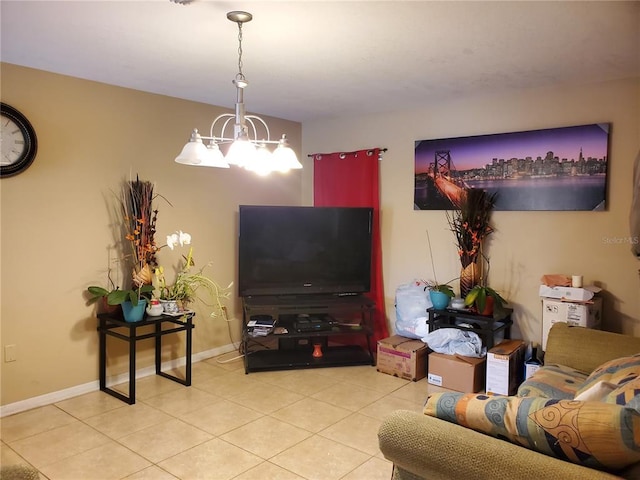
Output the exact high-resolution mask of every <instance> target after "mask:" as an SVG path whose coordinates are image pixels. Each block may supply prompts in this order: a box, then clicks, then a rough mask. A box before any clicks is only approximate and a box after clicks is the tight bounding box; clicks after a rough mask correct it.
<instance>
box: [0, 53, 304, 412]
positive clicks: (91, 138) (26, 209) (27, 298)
mask: <svg viewBox="0 0 640 480" xmlns="http://www.w3.org/2000/svg"><path fill="white" fill-rule="evenodd" d="M1 68H2V72H1V73H2V102H5V103H7V104H9V105H11V106H13V107H15V108H17V109H18V110H20V111H21V112H22V113H23V114H25V115H26V116H27V118H28V119H29V120H30V121H31V122H32V124H33V126H34V128H35V130H36V133H37V136H38V142H39V146H38V155H37V157H36V159H35V162H34V163H33V165H32V166H31V167H30V168H29V169H28V170H26V171H25V172H23V173H22V174H20V175H18V176H15V177H11V178H3V179H2V180H1V181H0V189H1V200H2V204H1V215H2V216H1V218H0V220H1V222H2V233H1V241H2V244H1V248H2V256H1V264H0V267H1V281H2V284H1V289H2V290H1V292H2V299H1V310H0V314H1V319H0V321H1V338H0V345H2V347H3V349H4V346H5V345H16V346H17V352H18V359H17V361H15V362H11V363H5V362H4V355H3V356H2V361H1V362H0V365H1V369H2V370H1V376H2V399H1V404H2V405H7V404H9V403H12V402H17V401H19V400H24V399H28V398H31V397H35V396H38V395H43V394H47V393H51V392H56V391H59V390H63V389H66V388H70V387H75V386H77V385H82V384H85V383H88V382H92V381H95V380H97V375H98V351H97V346H98V336H97V333H96V318H95V317H94V312H95V309H94V307H93V306H86V305H85V297H84V295H85V293H84V291H85V289H86V287H87V286H88V285H91V284H96V283H98V284H104V283H105V282H106V268H107V263H108V261H107V259H108V253H107V252H108V248H109V246H111V245H114V243H115V239H114V238H113V235H112V229H111V228H110V227H111V225H110V222H111V221H112V219H111V218H110V217H109V212H108V210H109V206H110V205H111V200H112V197H111V195H112V194H111V192H112V191H118V189H119V186H120V184H121V181H122V180H123V179H124V178H128V177H129V175H130V174H131V175H134V176H135V175H136V174H138V175H139V176H140V178H141V179H144V180H151V181H154V182H155V184H156V191H157V193H159V194H161V195H163V196H164V197H165V198H166V199H167V200H169V201H170V202H171V204H172V205H173V206H170V205H168V204H167V203H165V202H163V201H159V202H158V207H159V215H158V237H157V240H159V241H161V240H162V239H163V238H164V236H165V235H166V234H168V233H172V232H173V231H175V230H183V231H186V232H189V233H191V235H192V236H193V247H194V256H195V260H196V262H197V263H199V264H203V263H205V262H207V261H209V260H211V261H213V262H214V268H213V269H212V270H210V273H211V275H212V276H213V277H214V278H215V279H216V280H217V281H218V282H219V283H221V284H224V285H226V284H228V283H229V282H231V281H233V280H234V279H235V276H236V236H237V233H236V232H237V227H236V222H237V212H238V205H240V204H253V203H260V204H265V203H266V204H300V201H301V198H302V193H301V191H302V178H303V177H302V175H303V174H302V173H300V172H295V173H293V174H289V175H288V176H282V175H275V176H272V177H267V178H262V177H258V176H255V175H254V174H252V173H250V172H245V171H241V170H238V169H236V168H232V169H229V170H222V169H204V168H197V167H187V166H183V165H179V164H176V163H175V162H174V161H173V160H174V158H175V157H176V155H177V154H178V153H179V152H180V149H181V148H182V146H183V145H184V143H185V142H186V141H187V140H188V138H189V134H190V132H191V130H192V129H193V128H194V127H197V128H199V129H200V130H201V131H207V132H208V130H209V126H210V123H211V121H212V120H213V118H214V117H215V116H216V115H218V114H219V113H222V110H221V109H220V108H217V107H212V106H209V105H204V104H198V103H194V102H188V101H184V100H179V99H175V98H169V97H163V96H159V95H152V94H147V93H143V92H139V91H134V90H128V89H123V88H118V87H112V86H108V85H104V84H99V83H95V82H88V81H84V80H79V79H74V78H70V77H65V76H60V75H55V74H50V73H45V72H42V71H37V70H31V69H26V68H21V67H18V66H14V65H8V64H1ZM234 99H235V94H234V92H233V90H232V89H230V91H229V103H230V104H232V102H233V101H234ZM249 107H250V105H249ZM225 111H226V110H225ZM265 119H267V121H268V123H269V127H270V129H271V131H272V132H273V133H274V134H275V135H278V136H279V135H280V133H285V132H286V133H287V134H288V138H289V139H290V140H291V143H292V146H293V147H294V149H295V150H296V152H298V156H299V157H300V158H301V161H302V162H305V161H306V160H307V159H306V158H305V157H304V156H303V155H302V154H301V125H300V124H298V123H294V122H288V121H283V120H277V119H272V118H267V117H265ZM305 175H308V174H307V173H305ZM182 253H186V252H176V253H174V255H173V256H171V255H170V254H171V252H170V251H169V250H168V249H164V250H162V251H161V252H160V261H161V263H163V264H166V265H169V266H170V265H175V264H176V263H177V261H178V258H179V255H180V254H182ZM165 262H166V263H165ZM234 297H235V295H234ZM229 307H230V311H231V315H232V317H234V318H235V319H236V320H234V321H232V322H231V324H230V327H231V328H230V330H231V332H232V336H233V338H232V339H230V336H229V333H228V330H227V324H226V323H225V322H224V321H222V320H221V319H219V318H218V319H210V318H207V312H206V311H204V310H200V311H199V312H198V313H199V315H198V317H197V319H196V320H197V326H196V329H195V330H194V353H195V352H204V351H207V350H211V349H215V348H216V347H220V346H226V345H229V344H230V343H232V341H233V342H237V341H238V337H239V331H240V329H239V323H238V321H237V319H238V318H240V315H241V311H240V308H239V304H238V302H237V299H236V298H234V299H233V300H232V301H231V302H230V303H229ZM110 345H111V344H110ZM148 346H149V343H148V341H147V344H146V345H144V346H143V347H147V348H142V352H141V354H140V357H139V362H138V368H141V367H145V366H149V365H151V364H152V359H151V349H150V348H148ZM111 352H114V354H113V355H110V358H109V362H110V364H111V366H112V367H110V373H112V374H118V373H121V372H123V371H126V361H127V360H126V355H125V354H124V351H123V350H122V348H120V345H118V344H117V343H115V342H114V343H113V350H110V353H111ZM180 352H182V349H181V345H176V349H175V350H174V355H175V356H176V357H179V356H180V355H179V354H180Z"/></svg>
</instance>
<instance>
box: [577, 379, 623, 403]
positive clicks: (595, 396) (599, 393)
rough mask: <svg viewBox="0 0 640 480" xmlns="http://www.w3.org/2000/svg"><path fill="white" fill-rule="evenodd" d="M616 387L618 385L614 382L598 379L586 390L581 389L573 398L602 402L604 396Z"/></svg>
mask: <svg viewBox="0 0 640 480" xmlns="http://www.w3.org/2000/svg"><path fill="white" fill-rule="evenodd" d="M616 388H618V386H617V385H616V384H615V383H611V382H604V381H599V382H597V383H594V384H593V385H591V386H590V387H589V388H587V389H586V390H581V391H580V393H579V394H577V395H576V396H575V398H574V400H580V401H582V402H586V401H589V402H602V401H604V399H605V397H606V396H607V395H609V394H610V393H611V392H613V391H614V390H615V389H616ZM609 403H615V402H609Z"/></svg>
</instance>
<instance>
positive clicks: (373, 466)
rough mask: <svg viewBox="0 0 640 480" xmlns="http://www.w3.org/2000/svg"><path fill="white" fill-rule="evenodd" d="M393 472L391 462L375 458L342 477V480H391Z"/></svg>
mask: <svg viewBox="0 0 640 480" xmlns="http://www.w3.org/2000/svg"><path fill="white" fill-rule="evenodd" d="M392 470H393V464H392V463H391V462H388V461H387V460H381V459H379V458H375V457H373V458H370V459H369V460H367V461H366V462H365V463H363V464H362V465H360V466H359V467H358V468H356V469H355V470H353V471H351V472H349V473H348V474H347V475H346V476H344V477H342V479H341V480H389V479H390V478H391V473H392Z"/></svg>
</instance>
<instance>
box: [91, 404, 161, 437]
mask: <svg viewBox="0 0 640 480" xmlns="http://www.w3.org/2000/svg"><path fill="white" fill-rule="evenodd" d="M168 420H171V417H170V416H169V415H167V414H166V413H164V412H162V411H160V410H158V409H156V408H153V407H150V406H149V405H147V404H145V403H141V402H138V403H136V404H135V405H124V406H123V407H120V408H116V409H114V410H110V411H108V412H106V413H103V414H101V415H96V416H95V417H89V418H87V419H86V420H85V423H87V424H88V425H91V426H92V427H93V428H95V429H96V430H98V431H100V432H102V433H104V434H105V435H108V436H109V437H111V438H120V437H124V436H125V435H129V434H131V433H134V432H137V431H138V430H142V429H144V428H147V427H150V426H151V425H156V424H158V423H162V422H166V421H168Z"/></svg>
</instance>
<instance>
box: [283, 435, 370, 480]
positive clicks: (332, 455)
mask: <svg viewBox="0 0 640 480" xmlns="http://www.w3.org/2000/svg"><path fill="white" fill-rule="evenodd" d="M369 458H370V455H367V454H366V453H363V452H361V451H359V450H356V449H354V448H350V447H347V446H344V445H342V444H340V443H337V442H334V441H332V440H329V439H327V438H324V437H320V436H318V435H314V436H312V437H310V438H307V439H306V440H303V441H302V442H300V443H298V444H297V445H295V446H293V447H292V448H290V449H288V450H285V451H284V452H282V453H281V454H279V455H276V456H275V457H273V458H271V460H270V461H271V462H272V463H275V464H276V465H279V466H280V467H282V468H284V469H286V470H289V471H291V472H294V473H296V474H298V475H300V476H302V477H304V478H306V479H308V480H337V479H339V478H342V477H344V476H345V475H346V474H347V473H349V472H351V471H352V470H355V469H356V468H358V467H359V466H360V465H362V464H363V463H364V462H366V461H367V460H368V459H369ZM320 459H321V460H320Z"/></svg>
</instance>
